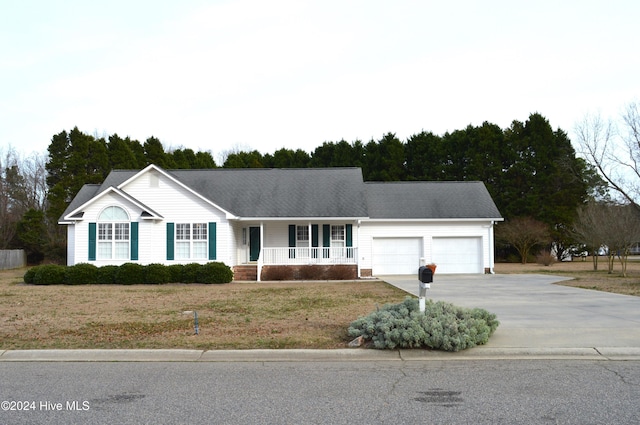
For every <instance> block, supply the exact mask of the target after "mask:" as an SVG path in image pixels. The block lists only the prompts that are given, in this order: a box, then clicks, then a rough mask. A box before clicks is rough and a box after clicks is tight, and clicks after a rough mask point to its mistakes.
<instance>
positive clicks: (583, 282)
mask: <svg viewBox="0 0 640 425" xmlns="http://www.w3.org/2000/svg"><path fill="white" fill-rule="evenodd" d="M621 270H622V268H621V266H620V262H619V261H617V260H616V263H615V265H614V269H613V273H611V274H609V273H608V271H607V262H606V259H605V258H604V257H600V258H599V261H598V270H597V271H594V269H593V261H592V258H591V257H589V258H587V259H585V261H581V260H576V261H570V262H557V263H553V264H551V265H550V266H543V265H541V264H536V263H529V264H517V263H497V264H496V266H495V271H496V273H500V274H503V273H546V274H554V275H559V276H567V277H571V278H573V280H566V281H562V282H559V283H558V284H560V285H566V286H575V287H578V288H586V289H595V290H598V291H606V292H615V293H618V294H625V295H635V296H640V259H638V258H632V259H630V260H629V262H628V266H627V276H626V277H622V274H621Z"/></svg>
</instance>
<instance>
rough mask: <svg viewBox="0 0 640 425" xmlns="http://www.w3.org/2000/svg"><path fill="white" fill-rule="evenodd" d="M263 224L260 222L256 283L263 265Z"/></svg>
mask: <svg viewBox="0 0 640 425" xmlns="http://www.w3.org/2000/svg"><path fill="white" fill-rule="evenodd" d="M263 248H264V222H262V221H261V222H260V254H258V277H257V279H256V280H257V281H258V282H260V275H261V274H262V266H263V265H264V257H263V255H264V250H263Z"/></svg>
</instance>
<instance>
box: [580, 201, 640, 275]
mask: <svg viewBox="0 0 640 425" xmlns="http://www.w3.org/2000/svg"><path fill="white" fill-rule="evenodd" d="M575 233H576V238H577V239H578V240H579V241H581V242H582V243H584V244H585V245H587V246H588V247H590V248H591V249H592V250H593V261H594V264H593V269H594V270H597V269H598V250H599V249H600V248H601V247H606V248H607V266H608V271H609V273H613V267H614V261H615V258H616V257H618V259H619V260H620V265H621V267H622V275H623V276H626V274H627V260H628V256H629V251H630V249H631V247H632V246H633V245H634V244H635V243H637V242H638V241H640V215H639V212H638V210H637V209H636V208H634V207H633V206H632V205H630V204H626V205H615V204H610V203H609V204H608V203H604V202H595V201H592V202H590V203H588V204H586V205H584V206H583V207H582V208H581V209H579V210H578V218H577V220H576V222H575Z"/></svg>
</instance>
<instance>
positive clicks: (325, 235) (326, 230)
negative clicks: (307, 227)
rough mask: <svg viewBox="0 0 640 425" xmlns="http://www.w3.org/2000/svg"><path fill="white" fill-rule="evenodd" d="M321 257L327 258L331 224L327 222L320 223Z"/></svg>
mask: <svg viewBox="0 0 640 425" xmlns="http://www.w3.org/2000/svg"><path fill="white" fill-rule="evenodd" d="M322 246H323V247H324V249H323V250H322V257H323V258H329V247H330V246H331V226H330V225H328V224H323V225H322Z"/></svg>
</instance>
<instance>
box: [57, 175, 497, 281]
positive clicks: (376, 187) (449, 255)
mask: <svg viewBox="0 0 640 425" xmlns="http://www.w3.org/2000/svg"><path fill="white" fill-rule="evenodd" d="M501 220H502V218H501V216H500V213H499V211H498V210H497V208H496V206H495V204H494V202H493V200H492V199H491V197H490V195H489V193H488V192H487V189H486V188H485V186H484V184H483V183H481V182H394V183H378V182H375V183H374V182H364V181H363V178H362V171H361V170H360V169H359V168H310V169H224V168H217V169H208V170H170V171H169V170H164V169H162V168H160V167H158V166H155V165H149V166H148V167H146V168H145V169H143V170H114V171H112V172H111V173H110V174H109V175H108V176H107V178H106V179H105V181H104V182H103V183H102V184H98V185H85V186H84V187H83V188H82V189H81V190H80V192H78V194H77V195H76V197H75V198H74V199H73V200H72V202H71V203H70V205H69V207H68V208H67V210H66V211H65V212H64V214H63V215H62V217H61V218H60V221H59V223H60V224H62V225H66V226H67V233H68V247H67V258H68V264H69V265H72V264H76V263H87V262H88V263H92V264H95V265H97V266H101V265H107V264H122V263H125V262H137V263H141V264H149V263H164V264H175V263H192V262H197V263H206V262H208V261H221V262H224V263H225V264H227V265H229V266H230V267H232V268H234V269H235V270H236V272H237V273H240V270H241V268H242V267H243V266H244V267H249V269H253V274H254V278H257V279H258V280H260V277H261V272H263V271H264V270H265V268H268V267H273V266H280V267H282V266H286V267H299V266H301V265H308V264H319V265H320V264H324V265H342V266H344V265H349V266H350V267H351V268H352V269H353V275H354V277H370V276H378V275H389V274H415V275H417V271H418V267H419V265H420V260H421V259H424V261H426V262H427V263H431V262H433V263H436V264H437V267H438V269H437V273H491V272H493V267H494V246H493V240H494V236H493V230H494V228H493V226H494V223H495V222H496V221H501Z"/></svg>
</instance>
